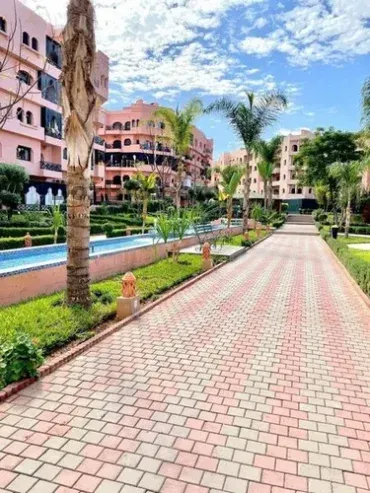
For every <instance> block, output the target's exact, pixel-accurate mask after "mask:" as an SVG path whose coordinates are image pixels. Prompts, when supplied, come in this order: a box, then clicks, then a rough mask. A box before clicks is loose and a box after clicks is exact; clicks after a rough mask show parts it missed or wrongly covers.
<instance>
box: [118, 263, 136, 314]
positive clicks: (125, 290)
mask: <svg viewBox="0 0 370 493" xmlns="http://www.w3.org/2000/svg"><path fill="white" fill-rule="evenodd" d="M139 308H140V298H139V297H138V295H137V292H136V277H135V276H134V274H133V273H132V272H127V273H126V274H125V275H124V276H123V277H122V296H120V297H119V298H117V318H118V320H123V319H125V318H127V317H130V316H131V315H134V314H135V313H137V312H138V311H139Z"/></svg>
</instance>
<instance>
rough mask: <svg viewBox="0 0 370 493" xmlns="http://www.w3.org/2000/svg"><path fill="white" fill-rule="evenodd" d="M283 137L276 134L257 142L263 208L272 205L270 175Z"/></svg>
mask: <svg viewBox="0 0 370 493" xmlns="http://www.w3.org/2000/svg"><path fill="white" fill-rule="evenodd" d="M282 141H283V137H282V136H281V135H277V136H276V137H274V138H273V139H271V140H270V141H265V140H260V141H259V142H258V143H257V148H256V151H257V154H258V155H259V157H260V159H261V161H260V162H259V163H258V164H257V167H258V172H259V174H260V177H261V178H262V180H263V190H264V199H265V209H267V208H270V209H271V207H272V177H273V174H274V168H275V166H276V161H277V159H278V157H279V152H280V150H281V143H282Z"/></svg>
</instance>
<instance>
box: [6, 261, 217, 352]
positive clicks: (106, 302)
mask: <svg viewBox="0 0 370 493" xmlns="http://www.w3.org/2000/svg"><path fill="white" fill-rule="evenodd" d="M222 260H223V259H222ZM217 261H219V260H217ZM201 270H202V259H201V256H200V255H199V256H198V255H181V256H180V261H179V263H178V264H174V263H173V262H172V260H160V261H159V262H157V263H155V264H152V265H148V266H146V267H140V268H139V269H136V270H134V271H133V272H134V274H135V276H136V278H137V280H138V290H139V294H140V297H141V299H142V300H148V299H150V298H156V297H158V295H160V294H161V293H163V292H164V291H166V290H168V289H169V288H171V287H173V286H176V285H177V284H180V283H181V282H183V281H185V280H186V279H189V278H191V277H193V276H194V275H196V274H199V273H200V272H201ZM121 279H122V275H117V276H115V277H113V278H111V279H107V280H105V281H101V282H98V283H95V284H93V285H92V286H91V291H92V293H93V305H92V307H91V309H90V310H88V311H86V310H83V309H81V308H69V307H67V306H65V305H64V304H63V296H64V294H63V293H57V294H53V295H49V296H43V297H40V298H37V299H34V300H30V301H26V302H24V303H21V304H18V305H13V306H10V307H5V308H0V320H1V324H0V344H1V343H2V342H4V341H9V340H11V339H12V338H13V337H14V336H15V334H17V333H20V332H23V333H26V334H27V335H29V336H30V337H31V339H33V340H34V341H36V344H37V346H39V347H40V348H42V350H43V351H44V354H50V353H51V352H52V351H53V350H55V349H57V348H60V347H62V346H64V345H65V344H67V343H68V342H70V341H73V340H76V339H81V340H83V339H86V338H88V337H91V336H92V335H94V333H93V332H92V330H93V329H94V328H95V327H97V326H98V325H99V324H100V323H101V322H103V321H104V320H107V319H109V318H111V317H113V316H114V315H115V312H116V298H117V297H118V296H119V295H120V293H121Z"/></svg>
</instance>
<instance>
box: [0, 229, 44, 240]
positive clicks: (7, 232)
mask: <svg viewBox="0 0 370 493" xmlns="http://www.w3.org/2000/svg"><path fill="white" fill-rule="evenodd" d="M27 233H30V235H31V236H46V235H50V234H53V233H54V230H53V228H29V227H26V228H0V238H23V237H24V236H25V235H26V234H27Z"/></svg>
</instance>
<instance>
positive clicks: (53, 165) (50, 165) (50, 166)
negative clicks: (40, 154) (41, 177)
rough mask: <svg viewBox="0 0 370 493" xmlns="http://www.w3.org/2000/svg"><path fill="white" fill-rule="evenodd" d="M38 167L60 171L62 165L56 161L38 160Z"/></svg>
mask: <svg viewBox="0 0 370 493" xmlns="http://www.w3.org/2000/svg"><path fill="white" fill-rule="evenodd" d="M40 169H43V170H47V171H54V172H56V173H61V172H62V165H61V164H56V163H49V162H48V161H40Z"/></svg>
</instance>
